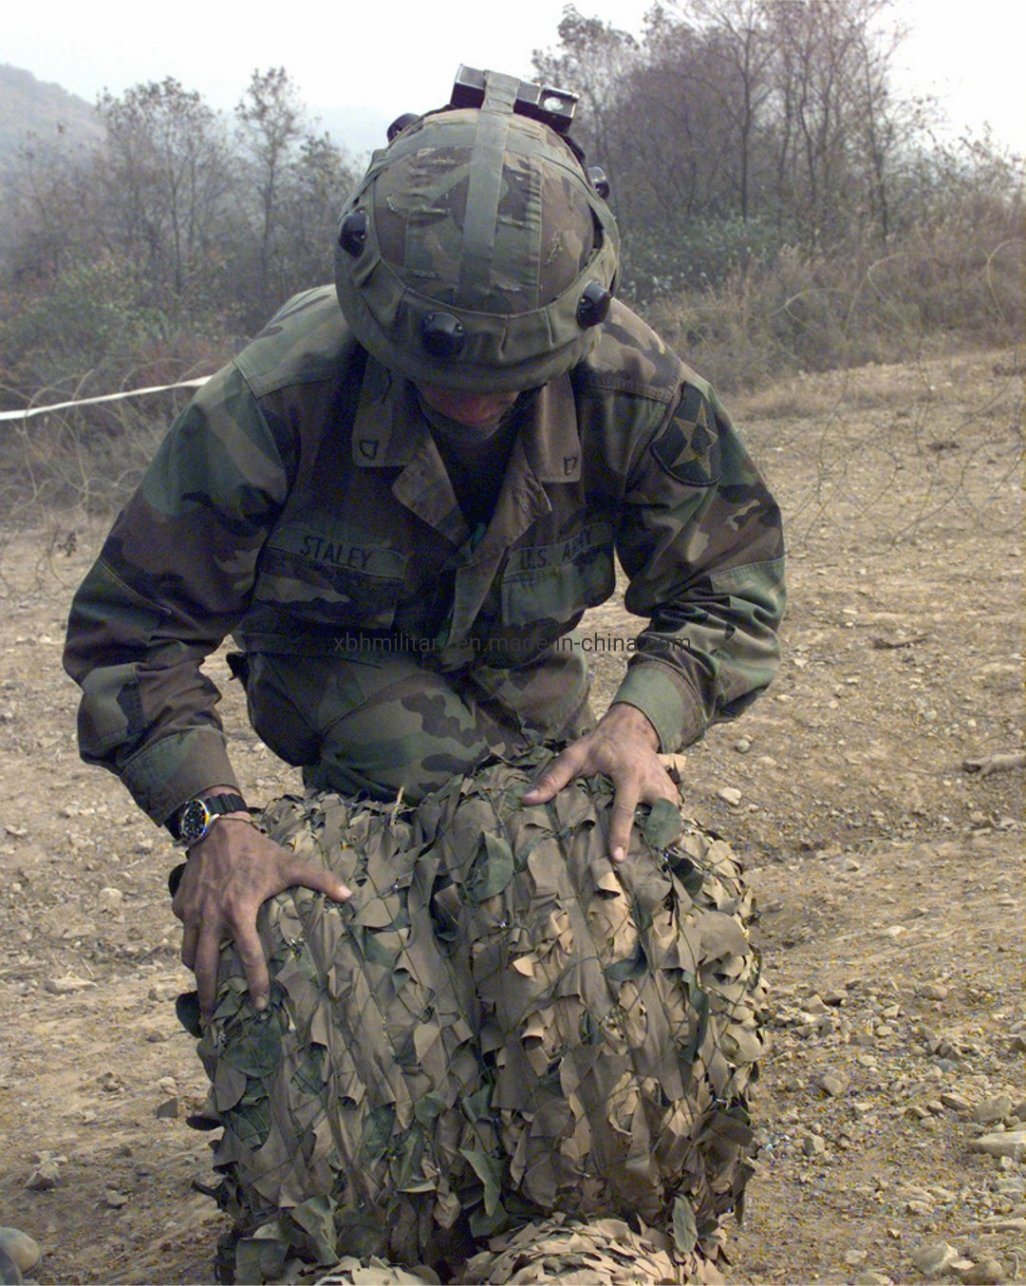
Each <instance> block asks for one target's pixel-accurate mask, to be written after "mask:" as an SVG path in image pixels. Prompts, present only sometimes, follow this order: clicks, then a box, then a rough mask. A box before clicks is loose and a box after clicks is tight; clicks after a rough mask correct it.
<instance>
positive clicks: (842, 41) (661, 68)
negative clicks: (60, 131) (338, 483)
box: [0, 0, 1023, 404]
mask: <svg viewBox="0 0 1026 1286" xmlns="http://www.w3.org/2000/svg"><path fill="white" fill-rule="evenodd" d="M889 5H890V0H677V2H676V3H671V2H670V0H666V3H657V4H656V5H655V7H654V8H653V9H652V10H651V11H650V12H649V15H648V18H647V20H646V23H645V27H644V31H643V33H642V35H641V36H640V37H638V38H635V37H633V36H631V35H629V34H628V33H626V32H624V31H621V30H619V29H617V28H616V27H615V26H614V25H612V24H610V23H606V22H603V21H600V20H599V19H597V18H590V17H586V16H584V15H583V14H582V13H580V12H579V11H578V10H577V9H575V8H573V7H569V8H567V9H566V10H565V11H564V14H563V18H562V21H561V22H560V24H559V27H558V32H557V43H556V45H555V47H554V48H553V49H550V50H549V51H546V52H539V53H537V54H536V55H535V73H534V74H536V76H537V78H540V79H541V80H543V81H545V82H546V83H549V84H553V85H557V86H560V87H565V88H568V89H572V90H574V91H576V92H577V93H579V94H580V105H579V108H578V122H577V123H576V124H575V126H574V134H575V136H576V137H578V138H579V139H580V141H581V142H582V144H583V145H584V146H585V148H586V150H587V152H588V159H589V162H590V163H598V164H601V165H602V167H603V168H604V169H605V170H606V172H607V173H608V175H609V178H610V181H611V185H612V190H611V198H610V199H611V201H612V203H613V205H614V208H615V210H616V212H617V214H618V216H619V220H620V225H621V230H622V235H623V245H624V255H623V271H622V280H621V293H623V294H624V295H625V296H626V297H627V298H628V299H629V300H630V301H632V302H634V303H636V304H638V305H639V306H640V307H642V309H643V310H644V311H645V312H646V313H647V314H649V315H650V316H651V318H652V319H653V320H654V321H655V322H656V324H657V325H658V326H659V328H660V329H661V330H663V331H664V333H666V334H667V337H668V338H669V339H670V340H671V341H672V342H674V343H676V344H677V345H678V347H680V348H681V349H682V350H683V351H684V353H685V356H687V357H688V358H689V360H692V361H693V363H694V364H695V365H696V366H697V367H698V368H699V369H702V370H703V373H706V374H708V375H710V376H711V377H712V378H714V379H715V380H717V381H718V382H719V383H720V384H721V385H722V386H723V387H729V386H731V385H734V386H737V385H739V384H745V383H747V384H754V383H759V382H762V381H764V380H765V379H768V378H772V377H774V376H775V375H778V374H781V373H785V372H787V371H789V370H795V369H799V368H813V367H824V366H829V365H836V364H846V363H848V364H850V363H853V362H858V361H867V360H874V359H883V358H891V359H893V358H899V357H901V356H902V355H903V346H904V349H905V350H907V349H909V347H915V346H916V345H921V344H922V342H923V339H924V337H925V336H939V335H947V336H950V335H957V336H960V337H962V338H963V339H964V338H970V339H974V340H982V341H986V342H1006V341H1007V340H1009V339H1012V338H1014V337H1015V336H1017V335H1018V334H1019V333H1021V326H1022V315H1023V309H1022V290H1021V284H1022V274H1021V255H1022V213H1023V200H1022V194H1023V188H1022V169H1021V163H1020V161H1019V160H1018V159H1017V158H1015V157H1012V156H1009V155H1007V154H1005V153H1004V152H1003V151H1002V150H1001V149H1000V148H999V147H997V146H995V145H994V144H993V143H992V142H991V141H990V140H989V139H988V138H986V137H984V138H982V139H981V138H977V139H975V140H972V139H963V140H959V141H953V142H943V141H939V140H938V137H937V136H936V135H935V133H934V132H933V127H934V124H935V115H936V113H935V109H934V108H933V107H932V106H931V104H929V103H928V102H922V101H912V100H908V99H903V98H902V97H901V96H900V95H898V94H897V92H896V91H895V88H894V56H895V52H896V50H897V48H898V43H899V39H900V33H898V32H896V31H894V30H893V29H890V28H889V27H888V9H889ZM98 106H99V113H100V117H101V119H102V122H103V125H104V139H103V142H102V144H101V145H100V146H99V147H97V148H95V149H92V150H91V151H89V152H88V153H86V154H84V155H77V154H70V155H64V154H62V153H61V152H60V151H46V150H43V149H41V148H35V149H34V148H32V147H29V148H26V149H24V151H23V154H22V157H21V162H20V167H19V169H18V174H17V179H16V182H15V183H14V184H13V186H12V188H11V191H10V193H9V196H8V201H7V204H8V218H7V220H6V227H7V232H6V237H5V240H4V243H3V247H2V250H3V254H2V259H0V385H2V386H4V387H5V388H6V389H7V390H15V393H14V394H10V393H8V394H7V401H8V403H9V404H19V403H18V398H19V397H20V398H22V399H23V398H24V397H26V396H34V395H35V394H36V392H37V390H38V389H39V388H40V387H43V386H47V385H50V384H54V383H58V382H62V381H63V382H64V383H65V384H66V383H67V381H69V380H76V379H80V378H81V377H83V376H84V375H85V374H86V373H87V372H93V378H94V381H95V382H98V383H100V384H101V385H102V384H106V385H107V386H109V385H110V383H111V382H112V381H114V382H116V383H117V382H122V381H124V380H125V379H127V378H130V375H131V374H132V373H134V372H144V373H145V376H146V377H147V378H154V377H160V376H163V375H168V376H169V377H170V376H171V375H172V374H173V373H177V372H178V371H179V370H182V369H185V368H186V367H188V366H190V365H200V366H202V367H203V368H204V369H211V368H212V366H213V365H214V364H215V362H216V361H217V360H220V359H221V358H223V357H225V356H227V354H228V353H229V352H230V351H232V349H233V348H234V347H236V346H237V344H238V343H239V342H240V340H242V339H243V338H244V337H245V336H247V335H249V334H252V333H253V332H254V331H255V330H256V329H258V328H259V327H260V326H261V325H262V323H263V322H264V321H265V320H266V318H267V317H268V316H269V315H270V313H271V312H272V311H273V310H274V309H275V308H276V307H277V306H278V304H279V303H280V302H281V301H282V300H284V299H285V298H286V297H287V296H288V295H289V294H291V293H293V292H294V291H296V290H299V289H302V288H304V287H307V286H311V285H315V284H319V283H320V282H323V281H326V280H328V279H330V276H331V262H332V242H333V236H334V228H335V220H336V217H337V213H338V210H339V209H340V207H341V205H342V203H343V202H344V200H345V197H346V196H347V194H348V192H349V191H350V190H351V188H352V186H353V184H354V182H355V180H356V175H355V174H354V172H353V168H352V165H351V163H350V161H349V160H348V158H347V156H346V154H345V153H344V152H343V151H342V150H341V149H340V148H339V147H338V146H336V145H335V144H334V143H333V142H332V141H331V140H330V139H329V138H328V137H327V136H326V135H323V134H319V133H317V132H316V130H314V129H313V128H312V127H311V125H310V123H309V121H308V119H307V115H306V112H305V109H304V107H303V105H302V103H301V101H300V98H299V94H298V92H297V89H296V86H295V85H294V83H293V82H292V81H291V79H290V78H289V76H288V74H287V73H286V72H285V71H284V70H283V69H281V68H275V69H269V70H265V71H256V72H254V73H253V75H252V78H251V80H250V83H249V85H248V87H247V88H246V91H245V93H244V94H243V95H242V97H241V99H240V101H239V103H238V105H237V107H236V109H235V111H234V113H233V114H232V116H231V117H230V118H229V119H225V118H224V117H223V116H221V115H219V114H218V113H216V112H215V111H213V109H211V108H210V106H209V105H208V104H206V103H205V102H204V100H203V99H202V98H201V96H200V95H199V94H197V93H194V92H192V91H190V90H188V89H186V88H184V87H183V86H182V85H181V84H179V83H178V82H177V81H176V80H174V79H171V78H168V79H166V80H164V81H161V82H155V83H149V84H141V85H137V86H135V87H133V88H131V89H129V90H127V91H126V92H125V93H124V94H121V95H119V96H113V95H110V94H104V95H103V97H102V98H101V99H100V102H99V104H98Z"/></svg>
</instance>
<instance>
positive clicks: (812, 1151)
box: [802, 1134, 826, 1157]
mask: <svg viewBox="0 0 1026 1286" xmlns="http://www.w3.org/2000/svg"><path fill="white" fill-rule="evenodd" d="M802 1151H803V1152H804V1153H805V1155H806V1156H807V1157H815V1156H822V1155H823V1153H824V1152H825V1151H826V1140H825V1139H823V1138H822V1137H821V1136H820V1135H819V1134H806V1136H805V1138H804V1139H802Z"/></svg>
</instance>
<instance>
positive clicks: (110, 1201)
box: [103, 1188, 128, 1210]
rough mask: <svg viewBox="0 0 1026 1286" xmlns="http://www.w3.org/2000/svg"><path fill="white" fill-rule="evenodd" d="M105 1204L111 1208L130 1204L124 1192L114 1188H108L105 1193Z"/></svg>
mask: <svg viewBox="0 0 1026 1286" xmlns="http://www.w3.org/2000/svg"><path fill="white" fill-rule="evenodd" d="M103 1204H104V1205H105V1206H106V1207H107V1208H108V1209H109V1210H120V1209H121V1207H122V1206H127V1205H128V1198H127V1197H126V1196H125V1194H124V1193H123V1192H117V1191H115V1189H114V1188H108V1189H107V1191H106V1192H105V1193H104V1194H103Z"/></svg>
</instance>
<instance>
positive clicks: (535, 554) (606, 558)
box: [501, 522, 616, 625]
mask: <svg viewBox="0 0 1026 1286" xmlns="http://www.w3.org/2000/svg"><path fill="white" fill-rule="evenodd" d="M615 587H616V573H615V571H614V569H613V528H612V526H611V524H609V523H607V522H593V523H588V524H587V525H586V526H584V527H582V528H581V530H580V531H579V532H577V534H576V535H574V536H569V537H567V539H566V540H560V541H557V542H556V543H555V544H552V545H535V546H532V547H529V548H526V549H514V550H513V551H512V552H511V553H510V556H509V561H508V562H507V564H506V571H505V573H504V574H503V577H502V585H501V602H502V623H503V624H504V625H526V624H528V623H530V622H532V621H544V620H551V621H568V620H570V618H571V617H573V616H575V615H577V614H578V613H580V612H583V611H584V609H585V608H586V607H594V606H595V605H596V604H597V603H603V602H605V600H606V599H607V598H608V597H609V596H610V595H611V594H612V592H613V590H614V589H615Z"/></svg>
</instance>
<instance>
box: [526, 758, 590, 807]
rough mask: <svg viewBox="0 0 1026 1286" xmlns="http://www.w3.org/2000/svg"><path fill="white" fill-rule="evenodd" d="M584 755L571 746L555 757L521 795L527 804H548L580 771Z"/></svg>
mask: <svg viewBox="0 0 1026 1286" xmlns="http://www.w3.org/2000/svg"><path fill="white" fill-rule="evenodd" d="M581 760H582V755H581V753H580V752H577V748H576V747H575V746H569V747H568V748H567V749H566V750H564V751H563V753H562V754H561V755H559V756H557V758H555V759H554V760H553V761H552V763H551V764H549V766H548V768H546V769H545V771H544V772H543V773H542V775H541V776H540V777H539V778H538V780H537V781H536V782H535V783H534V785H533V786H532V787H531V789H530V790H528V791H525V792H524V794H523V795H522V796H521V798H522V800H523V801H524V803H525V804H546V803H548V801H549V800H550V799H552V798H553V796H554V795H558V794H559V792H560V791H561V790H562V789H563V787H564V786H566V785H567V784H568V783H570V782H572V781H573V779H574V778H575V777H577V776H578V775H579V773H580V768H581Z"/></svg>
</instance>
